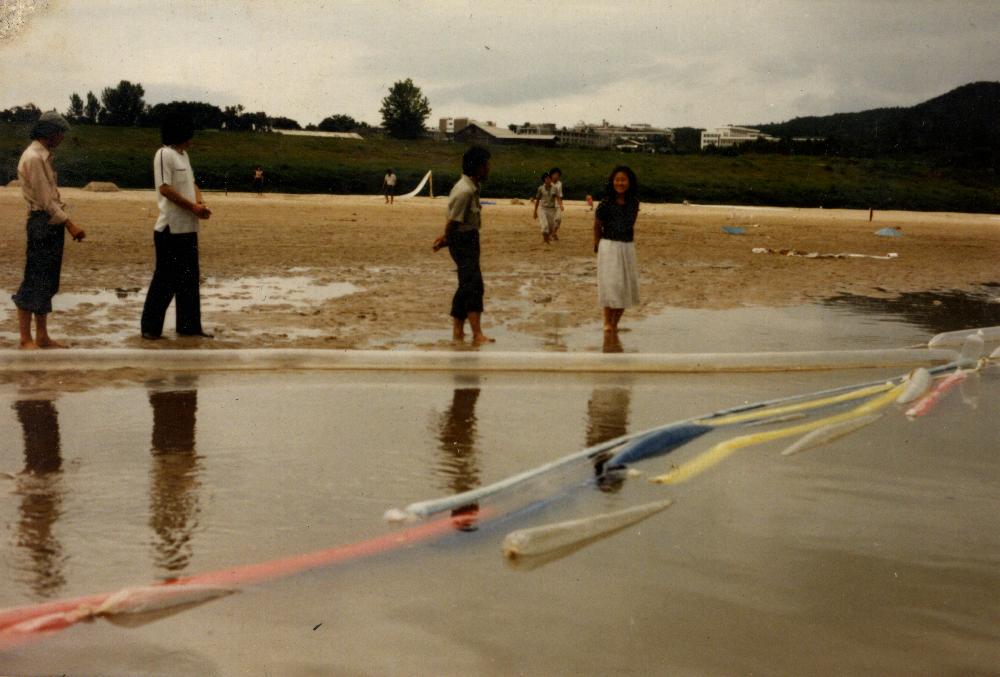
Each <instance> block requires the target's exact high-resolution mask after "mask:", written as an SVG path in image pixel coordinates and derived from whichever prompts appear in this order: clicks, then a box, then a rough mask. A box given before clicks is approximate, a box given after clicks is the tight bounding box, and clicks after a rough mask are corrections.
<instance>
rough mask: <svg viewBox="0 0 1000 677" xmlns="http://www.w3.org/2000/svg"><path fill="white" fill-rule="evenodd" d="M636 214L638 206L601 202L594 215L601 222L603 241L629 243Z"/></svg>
mask: <svg viewBox="0 0 1000 677" xmlns="http://www.w3.org/2000/svg"><path fill="white" fill-rule="evenodd" d="M638 213H639V205H638V204H631V205H630V204H624V205H620V204H617V203H615V202H602V203H601V204H600V205H599V206H598V207H597V213H596V216H597V219H598V220H599V221H600V222H601V237H602V238H603V239H605V240H618V241H619V242H631V241H632V240H633V238H634V235H635V232H634V231H635V228H634V227H635V218H636V216H638Z"/></svg>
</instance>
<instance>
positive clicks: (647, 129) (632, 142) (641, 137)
mask: <svg viewBox="0 0 1000 677" xmlns="http://www.w3.org/2000/svg"><path fill="white" fill-rule="evenodd" d="M516 129H517V133H518V134H554V135H555V137H556V142H557V143H558V145H560V146H576V147H582V148H611V147H612V146H614V147H616V148H617V147H619V146H620V147H621V148H620V150H639V151H645V152H655V151H656V150H657V149H660V148H663V147H664V146H669V145H672V144H673V142H674V131H673V130H672V129H669V128H666V127H653V126H652V125H649V124H646V123H644V122H643V123H634V124H629V125H612V124H611V123H609V122H608V121H607V120H602V121H601V122H600V124H594V123H587V122H578V123H577V124H576V125H575V126H573V127H572V128H570V129H567V128H566V127H563V128H562V129H557V128H556V125H555V123H552V122H542V123H530V122H525V123H524V124H523V125H520V126H519V127H517V128H516Z"/></svg>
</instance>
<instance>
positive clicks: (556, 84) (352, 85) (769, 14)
mask: <svg viewBox="0 0 1000 677" xmlns="http://www.w3.org/2000/svg"><path fill="white" fill-rule="evenodd" d="M998 26H1000V2H994V1H993V0H953V1H951V2H943V1H939V0H932V1H930V0H928V1H924V0H858V1H856V0H831V1H827V0H713V1H711V2H706V1H704V0H679V1H676V2H670V1H669V0H659V1H657V2H644V1H642V0H638V1H635V2H627V1H625V0H621V1H619V2H608V1H607V0H605V1H600V2H591V1H590V0H581V1H579V2H574V1H572V0H563V1H562V2H545V1H541V0H538V1H535V2H521V1H520V0H505V1H504V2H489V1H487V2H484V1H483V0H473V1H471V2H469V1H463V0H447V1H446V0H427V1H426V2H410V1H405V0H404V1H392V0H366V1H364V2H351V1H336V2H334V1H327V0H280V1H277V0H211V1H207V0H155V1H151V0H0V109H4V108H10V107H11V106H14V105H24V104H26V103H28V102H32V103H34V104H36V105H37V106H39V107H40V108H43V109H51V108H56V109H58V110H60V111H64V110H66V108H67V107H68V105H69V96H70V94H72V93H74V92H76V93H78V94H80V95H81V96H84V97H85V95H86V93H87V91H93V92H94V93H95V94H97V95H98V96H100V92H101V90H102V89H104V88H105V87H109V86H114V85H116V84H117V83H118V82H119V81H120V80H129V81H131V82H138V83H141V84H142V86H143V87H144V89H145V92H146V94H145V100H146V102H147V103H149V104H156V103H162V102H168V101H173V100H188V101H205V102H208V103H212V104H215V105H217V106H220V107H222V106H227V105H236V104H242V105H243V106H244V107H246V109H248V110H251V111H258V110H263V111H265V112H267V113H268V114H269V115H271V116H285V117H290V118H292V119H295V120H297V121H298V122H299V123H301V124H302V125H303V126H305V125H306V124H308V123H313V124H315V123H318V122H319V121H320V120H322V119H323V118H324V117H327V116H328V115H333V114H347V115H350V116H352V117H354V118H356V119H358V120H363V121H366V122H368V123H370V124H379V123H380V122H381V115H380V113H379V108H380V107H381V101H382V99H383V97H385V96H386V94H387V93H388V91H389V88H390V87H391V86H392V84H393V83H394V82H397V81H400V80H404V79H406V78H411V79H412V80H413V82H414V83H415V84H416V85H417V86H418V87H420V88H421V90H422V91H423V93H424V94H425V95H426V96H427V98H428V99H429V102H430V106H431V109H432V112H431V115H430V117H429V119H428V123H429V124H430V125H431V126H434V127H436V126H437V124H436V123H437V119H438V118H439V117H471V118H474V119H478V120H492V121H494V122H496V123H498V124H500V125H501V126H506V125H507V124H510V123H522V122H527V121H530V122H555V123H556V124H558V125H560V126H563V125H565V126H572V125H574V124H576V123H577V122H579V121H587V122H600V121H601V120H608V121H609V122H611V123H614V124H632V123H648V124H652V125H655V126H666V127H682V126H690V127H700V128H705V127H714V126H718V125H724V124H754V123H765V122H780V121H784V120H788V119H791V118H793V117H796V116H803V115H828V114H831V113H839V112H853V111H860V110H867V109H870V108H878V107H883V106H911V105H914V104H917V103H920V102H921V101H925V100H927V99H929V98H932V97H934V96H938V95H940V94H944V93H945V92H947V91H949V90H951V89H954V88H955V87H958V86H960V85H963V84H966V83H969V82H975V81H980V80H990V81H997V80H1000V30H998V28H997V27H998Z"/></svg>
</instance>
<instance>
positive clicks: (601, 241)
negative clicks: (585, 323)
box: [594, 165, 639, 332]
mask: <svg viewBox="0 0 1000 677" xmlns="http://www.w3.org/2000/svg"><path fill="white" fill-rule="evenodd" d="M638 190H639V185H638V182H637V181H636V177H635V172H633V171H632V170H631V169H629V168H628V167H626V166H624V165H621V166H618V167H615V168H614V169H613V170H612V171H611V174H610V175H609V176H608V183H607V186H606V187H605V196H604V199H603V200H601V203H600V204H599V205H598V207H597V211H596V212H595V213H594V253H595V254H597V296H598V300H599V301H600V304H601V306H602V307H603V308H604V331H605V332H617V331H618V322H619V321H620V320H621V317H622V314H623V313H624V312H625V309H626V308H630V307H632V306H634V305H636V304H638V303H639V266H638V263H637V262H636V256H635V243H634V242H633V240H634V231H635V220H636V217H637V216H638V214H639V198H638Z"/></svg>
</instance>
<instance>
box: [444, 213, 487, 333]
mask: <svg viewBox="0 0 1000 677" xmlns="http://www.w3.org/2000/svg"><path fill="white" fill-rule="evenodd" d="M448 239H449V244H448V252H449V253H450V254H451V258H452V259H453V260H454V261H455V265H456V267H457V272H458V289H457V290H455V295H454V297H452V300H451V316H452V317H454V318H455V319H457V320H464V319H466V318H467V317H468V316H469V313H481V312H483V293H484V287H483V274H482V271H481V270H480V269H479V231H478V230H470V231H467V232H464V233H453V234H452V235H450V236H449V237H448Z"/></svg>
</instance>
